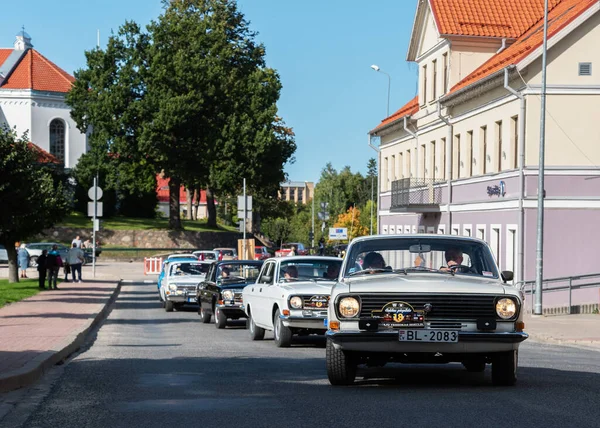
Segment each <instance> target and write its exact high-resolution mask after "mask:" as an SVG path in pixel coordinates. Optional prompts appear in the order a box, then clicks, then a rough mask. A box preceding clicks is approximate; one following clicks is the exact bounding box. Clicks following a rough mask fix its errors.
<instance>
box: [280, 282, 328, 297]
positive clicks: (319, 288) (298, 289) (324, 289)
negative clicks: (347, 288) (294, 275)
mask: <svg viewBox="0 0 600 428" xmlns="http://www.w3.org/2000/svg"><path fill="white" fill-rule="evenodd" d="M334 284H335V282H334V281H317V282H313V281H298V282H287V283H282V284H279V286H280V287H281V289H282V290H284V291H287V292H288V293H289V294H292V293H293V294H331V288H332V287H333V285H334Z"/></svg>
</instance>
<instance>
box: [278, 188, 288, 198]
mask: <svg viewBox="0 0 600 428" xmlns="http://www.w3.org/2000/svg"><path fill="white" fill-rule="evenodd" d="M280 192H281V200H282V201H285V200H286V198H287V192H286V190H285V188H283V187H282V188H281V190H280Z"/></svg>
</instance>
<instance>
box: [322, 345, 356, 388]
mask: <svg viewBox="0 0 600 428" xmlns="http://www.w3.org/2000/svg"><path fill="white" fill-rule="evenodd" d="M325 354H326V361H327V377H328V378H329V383H331V384H332V385H335V386H339V385H352V384H353V383H354V379H355V378H356V366H357V364H356V362H355V361H354V359H353V358H352V356H351V355H350V354H348V353H346V352H344V351H342V350H341V349H335V347H334V346H333V342H332V341H331V340H330V339H327V345H326V347H325Z"/></svg>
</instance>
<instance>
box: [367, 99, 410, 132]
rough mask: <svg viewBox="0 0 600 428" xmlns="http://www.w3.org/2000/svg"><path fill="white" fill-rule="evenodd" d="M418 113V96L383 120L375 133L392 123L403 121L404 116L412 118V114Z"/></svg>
mask: <svg viewBox="0 0 600 428" xmlns="http://www.w3.org/2000/svg"><path fill="white" fill-rule="evenodd" d="M418 111H419V97H418V96H416V97H414V98H413V99H412V100H410V101H409V102H408V103H406V104H405V105H404V106H402V107H401V108H400V109H399V110H398V111H396V112H395V113H394V114H392V115H391V116H389V117H386V118H385V119H383V120H382V121H381V123H380V124H379V125H377V128H375V129H374V130H373V131H377V130H378V129H381V128H383V127H384V126H386V125H389V124H390V123H393V122H396V121H397V120H399V119H402V118H403V117H404V116H410V115H412V114H415V113H416V112H418Z"/></svg>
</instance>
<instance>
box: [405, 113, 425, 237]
mask: <svg viewBox="0 0 600 428" xmlns="http://www.w3.org/2000/svg"><path fill="white" fill-rule="evenodd" d="M407 118H408V116H404V130H405V131H406V132H407V133H408V135H410V136H411V137H413V138H414V139H415V146H416V149H415V163H416V164H417V166H416V168H415V170H416V171H417V178H419V137H417V134H416V133H414V132H412V131H411V130H410V129H408V124H407V122H408V121H407ZM408 161H409V162H410V159H409V160H408ZM423 177H425V171H423ZM409 180H410V177H409ZM418 226H419V224H418V221H417V227H418ZM417 232H418V230H417Z"/></svg>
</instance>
